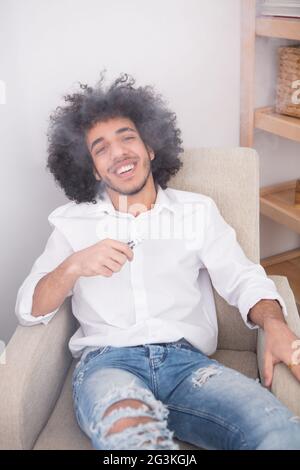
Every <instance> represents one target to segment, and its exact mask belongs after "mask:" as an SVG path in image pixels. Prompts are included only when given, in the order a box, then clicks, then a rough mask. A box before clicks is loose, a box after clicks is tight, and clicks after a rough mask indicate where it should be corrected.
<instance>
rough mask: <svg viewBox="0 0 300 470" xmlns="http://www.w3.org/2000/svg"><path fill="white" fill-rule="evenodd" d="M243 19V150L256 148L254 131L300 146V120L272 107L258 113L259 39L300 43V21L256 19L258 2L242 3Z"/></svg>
mask: <svg viewBox="0 0 300 470" xmlns="http://www.w3.org/2000/svg"><path fill="white" fill-rule="evenodd" d="M241 16H242V18H241V25H242V26H241V51H243V53H242V54H241V71H240V72H241V98H240V123H241V124H240V146H241V147H253V140H254V128H258V129H262V130H265V131H267V132H272V133H273V134H276V135H278V136H280V137H284V138H286V139H291V140H295V141H297V142H300V119H299V118H294V117H290V116H284V115H282V114H276V113H275V112H274V107H272V106H268V107H266V108H259V109H256V110H255V109H254V102H255V85H254V84H255V46H256V39H257V37H261V36H264V37H270V38H282V39H290V40H294V41H300V18H284V17H270V16H256V0H243V1H242V2H241ZM271 110H272V111H271ZM299 154H300V152H299Z"/></svg>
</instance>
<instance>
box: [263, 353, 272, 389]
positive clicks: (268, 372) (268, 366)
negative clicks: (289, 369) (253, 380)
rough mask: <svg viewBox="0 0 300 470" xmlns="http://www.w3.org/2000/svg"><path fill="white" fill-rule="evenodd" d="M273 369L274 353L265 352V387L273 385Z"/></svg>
mask: <svg viewBox="0 0 300 470" xmlns="http://www.w3.org/2000/svg"><path fill="white" fill-rule="evenodd" d="M273 370H274V364H273V357H272V354H271V353H270V352H265V357H264V384H265V387H268V388H269V387H271V385H272V380H273Z"/></svg>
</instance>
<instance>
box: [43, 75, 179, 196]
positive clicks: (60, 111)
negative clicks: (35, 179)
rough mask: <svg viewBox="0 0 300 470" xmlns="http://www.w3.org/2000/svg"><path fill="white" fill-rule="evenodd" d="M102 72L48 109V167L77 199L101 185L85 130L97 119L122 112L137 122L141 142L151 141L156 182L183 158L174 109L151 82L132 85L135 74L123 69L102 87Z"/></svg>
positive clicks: (96, 192)
mask: <svg viewBox="0 0 300 470" xmlns="http://www.w3.org/2000/svg"><path fill="white" fill-rule="evenodd" d="M103 78H104V76H103V72H102V73H101V78H100V80H99V82H97V84H96V86H95V88H92V87H90V86H88V85H86V84H82V83H80V82H79V84H80V91H79V92H78V93H73V94H68V95H65V96H63V98H64V101H65V103H64V106H59V107H57V108H56V109H55V111H54V112H53V113H52V114H51V115H50V125H49V130H48V134H47V136H48V142H49V144H48V160H47V168H48V169H49V170H50V172H51V173H52V174H53V175H54V178H55V180H56V182H57V183H58V184H59V186H61V187H62V189H63V190H64V192H65V194H66V196H67V197H68V198H69V199H71V200H73V201H75V202H76V203H77V204H79V203H81V202H91V203H93V204H95V203H96V202H97V200H96V198H97V196H98V197H99V198H100V199H101V192H102V191H103V187H102V185H101V181H98V180H96V178H95V176H94V173H93V161H92V158H91V155H90V153H89V151H88V148H87V145H86V142H85V134H86V132H87V131H88V130H89V129H90V128H91V127H93V126H94V125H95V124H96V123H98V122H102V121H106V120H108V119H110V118H114V117H126V118H129V119H131V121H132V122H133V123H134V124H135V126H136V128H137V130H138V132H139V134H140V136H141V139H142V140H143V142H144V144H146V145H148V146H149V147H151V148H152V149H153V151H154V153H155V159H154V160H152V161H151V171H152V175H153V179H154V182H155V183H156V184H159V185H161V187H162V188H163V189H165V188H166V187H167V182H168V180H169V179H170V178H171V176H172V175H175V174H176V173H177V171H178V170H179V169H180V168H181V166H182V165H183V163H182V162H181V161H180V159H179V154H180V153H182V152H183V148H182V147H181V146H180V145H181V144H182V140H181V137H180V136H181V131H180V130H179V129H178V128H177V127H176V115H175V113H173V112H171V111H170V110H169V109H168V108H167V106H166V104H165V102H164V100H163V99H162V97H161V95H159V94H157V93H156V92H155V91H154V89H153V87H152V86H150V85H149V86H145V87H139V88H134V84H135V80H134V79H133V78H132V77H131V76H129V75H128V74H121V75H120V76H119V78H117V79H116V80H115V81H114V82H113V83H112V85H111V86H110V87H109V88H108V89H107V90H104V89H103Z"/></svg>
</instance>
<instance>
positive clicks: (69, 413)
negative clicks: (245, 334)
mask: <svg viewBox="0 0 300 470" xmlns="http://www.w3.org/2000/svg"><path fill="white" fill-rule="evenodd" d="M212 358H214V359H216V360H217V361H219V362H221V363H223V364H224V365H226V366H228V367H231V368H233V369H236V370H238V371H239V372H242V373H244V374H245V375H247V376H248V377H251V378H254V379H255V378H256V377H257V375H258V371H257V359H256V354H255V353H253V352H250V351H231V350H218V351H216V353H215V354H214V355H213V356H212ZM75 364H76V362H75V361H73V364H72V366H71V367H70V369H69V372H68V375H67V377H66V380H65V383H64V385H63V388H62V391H61V394H60V397H59V399H58V400H57V403H56V406H55V408H54V410H53V412H52V414H51V416H50V418H49V420H48V422H47V424H46V426H45V427H44V429H43V430H42V432H41V433H40V435H39V437H38V439H37V441H36V443H35V446H34V449H35V450H48V449H49V450H56V449H57V450H92V445H91V443H90V441H89V439H88V438H87V437H86V435H85V434H84V433H83V432H82V431H81V429H80V428H79V426H78V424H77V421H76V418H75V415H74V410H73V402H72V389H71V380H72V374H73V370H74V367H75ZM175 441H176V442H177V443H178V444H179V446H180V449H193V450H200V448H199V447H195V446H193V445H191V444H189V443H186V442H183V441H179V440H178V439H175Z"/></svg>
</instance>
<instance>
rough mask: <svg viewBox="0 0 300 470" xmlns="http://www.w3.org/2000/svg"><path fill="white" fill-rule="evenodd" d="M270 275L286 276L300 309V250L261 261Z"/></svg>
mask: <svg viewBox="0 0 300 470" xmlns="http://www.w3.org/2000/svg"><path fill="white" fill-rule="evenodd" d="M260 264H261V265H262V266H263V268H264V269H265V271H266V273H267V274H268V275H279V276H286V277H287V278H288V281H289V284H290V286H291V289H292V291H293V293H294V296H295V299H296V303H297V306H298V309H299V308H300V249H298V250H290V251H287V252H285V253H281V254H279V255H275V256H270V257H269V258H264V259H262V260H261V262H260Z"/></svg>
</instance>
